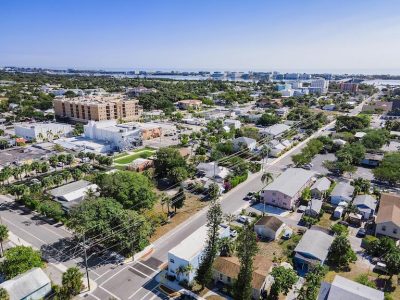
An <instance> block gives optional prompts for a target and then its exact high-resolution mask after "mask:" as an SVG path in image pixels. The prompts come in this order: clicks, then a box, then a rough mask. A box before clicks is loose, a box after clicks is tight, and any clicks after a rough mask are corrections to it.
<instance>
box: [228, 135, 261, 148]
mask: <svg viewBox="0 0 400 300" xmlns="http://www.w3.org/2000/svg"><path fill="white" fill-rule="evenodd" d="M242 145H243V146H246V147H247V149H249V150H251V151H253V150H254V149H256V147H257V141H256V140H255V139H251V138H248V137H245V136H241V137H238V138H236V139H234V140H233V148H234V149H235V151H238V150H240V149H241V147H242Z"/></svg>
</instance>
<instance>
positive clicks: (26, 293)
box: [0, 268, 51, 300]
mask: <svg viewBox="0 0 400 300" xmlns="http://www.w3.org/2000/svg"><path fill="white" fill-rule="evenodd" d="M0 288H3V289H5V290H6V291H7V292H8V295H9V296H10V300H21V299H29V300H38V299H44V298H45V297H46V296H47V295H48V294H50V293H51V281H50V278H49V277H48V276H47V275H46V273H45V272H44V271H43V270H42V269H41V268H33V269H31V270H29V271H27V272H25V273H23V274H21V275H18V276H17V277H14V278H12V279H9V280H7V281H4V282H3V283H1V284H0Z"/></svg>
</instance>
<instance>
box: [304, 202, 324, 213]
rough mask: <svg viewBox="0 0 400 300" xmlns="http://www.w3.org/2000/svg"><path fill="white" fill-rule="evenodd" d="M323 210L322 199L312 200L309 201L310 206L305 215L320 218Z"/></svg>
mask: <svg viewBox="0 0 400 300" xmlns="http://www.w3.org/2000/svg"><path fill="white" fill-rule="evenodd" d="M321 208H322V200H320V199H311V200H310V201H308V206H307V208H306V210H305V211H304V214H305V215H307V216H311V217H318V216H319V214H320V213H321Z"/></svg>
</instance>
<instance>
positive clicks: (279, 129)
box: [260, 124, 290, 136]
mask: <svg viewBox="0 0 400 300" xmlns="http://www.w3.org/2000/svg"><path fill="white" fill-rule="evenodd" d="M289 129H290V126H288V125H285V124H275V125H272V126H269V127H266V128H264V129H262V130H260V133H262V134H269V135H272V136H277V135H280V134H282V133H284V132H285V131H287V130H289Z"/></svg>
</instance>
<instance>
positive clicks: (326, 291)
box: [317, 275, 385, 300]
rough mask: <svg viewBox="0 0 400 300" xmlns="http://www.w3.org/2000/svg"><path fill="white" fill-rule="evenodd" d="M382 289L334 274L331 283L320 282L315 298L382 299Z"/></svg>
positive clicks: (328, 299) (334, 299)
mask: <svg viewBox="0 0 400 300" xmlns="http://www.w3.org/2000/svg"><path fill="white" fill-rule="evenodd" d="M384 298H385V294H384V293H383V292H382V291H379V290H377V289H374V288H371V287H369V286H366V285H363V284H361V283H358V282H355V281H352V280H350V279H347V278H344V277H342V276H339V275H336V276H335V278H334V279H333V281H332V283H328V282H322V283H321V287H320V289H319V295H318V298H317V300H337V299H341V300H383V299H384Z"/></svg>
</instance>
